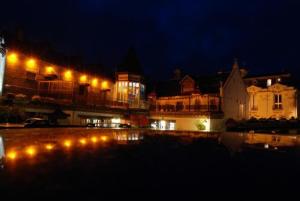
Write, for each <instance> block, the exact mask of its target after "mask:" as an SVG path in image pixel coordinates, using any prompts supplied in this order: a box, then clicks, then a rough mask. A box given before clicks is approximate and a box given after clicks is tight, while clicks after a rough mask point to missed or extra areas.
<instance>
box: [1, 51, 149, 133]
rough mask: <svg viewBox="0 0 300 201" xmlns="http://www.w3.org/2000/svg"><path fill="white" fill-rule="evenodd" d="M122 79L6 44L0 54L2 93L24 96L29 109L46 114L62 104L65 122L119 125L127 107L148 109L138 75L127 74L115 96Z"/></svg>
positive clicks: (12, 96)
mask: <svg viewBox="0 0 300 201" xmlns="http://www.w3.org/2000/svg"><path fill="white" fill-rule="evenodd" d="M1 47H2V46H1ZM123 82H124V80H122V82H119V80H117V82H116V83H115V81H114V79H113V78H109V77H104V76H101V75H98V74H92V73H88V72H81V71H78V70H75V68H72V67H65V66H59V65H55V64H53V63H48V62H46V61H44V60H41V59H39V58H38V57H37V56H31V55H26V54H23V53H22V52H20V51H14V50H10V49H4V48H3V53H2V54H0V86H1V87H0V93H1V95H2V97H4V98H12V99H14V101H15V100H16V99H22V101H23V102H24V103H26V108H25V109H26V112H28V113H40V114H41V113H43V114H47V113H51V111H53V109H55V107H56V108H57V107H59V108H62V109H63V112H65V113H66V114H67V115H68V118H67V119H65V120H62V121H64V122H63V123H64V124H76V125H79V124H87V123H93V124H95V125H98V126H104V127H110V126H117V125H118V124H120V123H125V119H124V114H125V113H126V112H128V109H130V108H135V109H137V110H138V109H142V110H143V109H145V107H142V104H143V103H144V102H145V101H144V98H141V97H144V89H145V86H144V85H143V84H142V83H141V81H140V78H139V77H138V76H132V75H130V76H128V80H127V81H126V84H127V87H128V88H127V93H126V94H124V97H120V96H114V94H118V93H116V92H115V91H114V90H119V92H120V90H121V89H122V88H119V87H118V86H119V85H120V84H121V83H123ZM120 86H121V85H120ZM121 91H122V90H121ZM123 92H124V91H123ZM119 94H120V93H119ZM129 106H130V107H129Z"/></svg>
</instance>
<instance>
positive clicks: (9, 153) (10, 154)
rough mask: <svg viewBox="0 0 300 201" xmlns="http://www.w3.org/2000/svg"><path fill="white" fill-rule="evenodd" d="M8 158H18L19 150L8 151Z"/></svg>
mask: <svg viewBox="0 0 300 201" xmlns="http://www.w3.org/2000/svg"><path fill="white" fill-rule="evenodd" d="M7 158H8V159H10V160H15V159H16V158H17V152H15V151H10V152H8V153H7Z"/></svg>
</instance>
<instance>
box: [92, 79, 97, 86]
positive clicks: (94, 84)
mask: <svg viewBox="0 0 300 201" xmlns="http://www.w3.org/2000/svg"><path fill="white" fill-rule="evenodd" d="M92 86H93V87H97V86H98V79H96V78H95V79H93V80H92Z"/></svg>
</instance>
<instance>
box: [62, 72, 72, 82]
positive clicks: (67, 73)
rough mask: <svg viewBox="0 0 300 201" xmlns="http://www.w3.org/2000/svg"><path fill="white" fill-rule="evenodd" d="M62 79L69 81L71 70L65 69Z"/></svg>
mask: <svg viewBox="0 0 300 201" xmlns="http://www.w3.org/2000/svg"><path fill="white" fill-rule="evenodd" d="M64 80H66V81H71V80H72V71H70V70H67V71H66V72H65V73H64Z"/></svg>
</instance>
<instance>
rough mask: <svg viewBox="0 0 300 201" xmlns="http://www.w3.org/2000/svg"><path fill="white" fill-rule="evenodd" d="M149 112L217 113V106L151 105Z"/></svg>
mask: <svg viewBox="0 0 300 201" xmlns="http://www.w3.org/2000/svg"><path fill="white" fill-rule="evenodd" d="M150 111H151V112H162V113H163V112H181V113H182V112H211V111H219V107H218V105H185V106H183V105H182V107H178V105H177V106H176V105H156V106H155V105H151V106H150Z"/></svg>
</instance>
